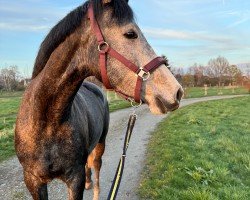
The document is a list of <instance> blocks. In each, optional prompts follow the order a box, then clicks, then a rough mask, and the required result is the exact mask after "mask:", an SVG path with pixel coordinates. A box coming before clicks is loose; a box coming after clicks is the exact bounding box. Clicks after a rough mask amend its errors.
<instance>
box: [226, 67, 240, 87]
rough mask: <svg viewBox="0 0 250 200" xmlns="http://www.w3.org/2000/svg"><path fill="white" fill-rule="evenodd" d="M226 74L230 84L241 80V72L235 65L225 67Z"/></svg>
mask: <svg viewBox="0 0 250 200" xmlns="http://www.w3.org/2000/svg"><path fill="white" fill-rule="evenodd" d="M227 76H228V77H229V78H230V82H231V85H233V83H234V82H236V81H237V80H241V77H242V72H241V70H240V69H239V68H238V67H237V65H230V66H228V68H227Z"/></svg>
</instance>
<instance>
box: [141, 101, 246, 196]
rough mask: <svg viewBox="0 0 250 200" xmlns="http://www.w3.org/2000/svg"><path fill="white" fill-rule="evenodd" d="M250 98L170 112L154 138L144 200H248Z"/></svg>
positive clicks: (150, 148) (207, 103)
mask: <svg viewBox="0 0 250 200" xmlns="http://www.w3.org/2000/svg"><path fill="white" fill-rule="evenodd" d="M249 116H250V97H249V96H248V97H241V98H235V99H228V100H218V101H209V102H204V103H199V104H195V105H190V106H187V107H184V108H182V109H180V110H177V111H176V112H174V113H172V114H171V115H170V116H169V118H168V119H167V120H165V121H163V122H162V123H161V124H160V125H159V127H158V129H157V130H156V131H155V133H154V134H153V136H152V139H151V140H150V143H149V146H148V152H147V158H146V163H145V168H144V172H143V178H142V179H141V184H140V189H139V194H140V196H141V198H142V199H157V200H158V199H162V200H167V199H169V200H170V199H171V200H175V199H176V200H177V199H178V200H179V199H185V200H217V199H218V200H221V199H222V200H224V199H225V200H248V199H250V154H249V152H250V145H249V144H250V117H249Z"/></svg>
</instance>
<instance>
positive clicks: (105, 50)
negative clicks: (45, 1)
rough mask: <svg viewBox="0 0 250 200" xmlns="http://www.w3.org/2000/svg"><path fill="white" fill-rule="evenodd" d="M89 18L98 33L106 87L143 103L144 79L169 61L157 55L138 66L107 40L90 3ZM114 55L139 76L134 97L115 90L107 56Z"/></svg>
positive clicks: (100, 58) (101, 65)
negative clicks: (142, 65)
mask: <svg viewBox="0 0 250 200" xmlns="http://www.w3.org/2000/svg"><path fill="white" fill-rule="evenodd" d="M88 18H89V19H90V24H91V28H92V30H93V32H94V34H95V35H96V38H97V41H98V47H97V48H98V51H99V65H100V71H101V77H102V82H103V84H104V86H105V87H106V89H110V90H114V91H115V92H117V93H119V94H121V95H122V96H123V97H124V98H125V99H127V100H131V101H135V102H137V103H141V102H142V100H141V88H142V83H143V81H146V80H148V79H149V77H150V73H152V72H153V70H155V69H156V68H158V67H159V66H160V65H162V64H165V65H167V61H166V59H165V58H163V57H156V58H154V59H153V60H152V61H150V62H149V63H148V64H146V65H145V66H144V67H138V66H136V65H135V64H133V63H132V62H130V61H129V60H128V59H126V58H125V57H124V56H122V55H121V54H119V53H118V52H117V51H116V50H114V49H113V48H112V47H111V46H110V45H109V44H108V43H107V42H106V41H105V40H104V37H103V35H102V32H101V29H100V27H99V25H98V22H97V20H96V18H95V15H94V9H93V6H92V4H91V3H90V4H89V8H88ZM108 55H109V56H112V57H114V58H116V59H117V60H118V61H120V62H121V63H123V64H124V65H125V66H126V67H127V68H129V69H130V70H131V71H133V72H134V73H135V74H136V76H137V82H136V86H135V92H134V97H131V96H128V95H126V94H124V93H123V92H121V91H119V90H115V89H114V88H113V87H112V86H111V84H110V82H109V78H108V75H107V56H108Z"/></svg>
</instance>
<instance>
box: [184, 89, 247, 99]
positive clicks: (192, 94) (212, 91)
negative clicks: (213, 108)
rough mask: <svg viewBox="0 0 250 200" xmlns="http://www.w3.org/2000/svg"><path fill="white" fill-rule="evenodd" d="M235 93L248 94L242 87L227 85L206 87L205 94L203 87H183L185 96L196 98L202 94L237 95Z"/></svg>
mask: <svg viewBox="0 0 250 200" xmlns="http://www.w3.org/2000/svg"><path fill="white" fill-rule="evenodd" d="M237 94H248V90H247V89H246V88H243V87H238V88H235V89H234V90H233V89H232V88H229V87H224V88H221V89H220V88H218V87H208V88H207V95H205V89H204V87H190V88H185V98H198V97H203V96H217V95H218V96H220V95H237Z"/></svg>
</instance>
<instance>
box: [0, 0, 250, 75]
mask: <svg viewBox="0 0 250 200" xmlns="http://www.w3.org/2000/svg"><path fill="white" fill-rule="evenodd" d="M84 2H85V1H81V0H71V1H69V0H21V1H20V0H0V68H3V67H8V66H10V65H17V66H18V67H19V70H20V71H21V72H22V74H23V75H25V76H29V75H30V74H31V72H32V68H33V65H34V60H35V57H36V54H37V52H38V48H39V46H40V44H41V42H42V41H43V39H44V38H45V36H46V35H47V34H48V32H49V30H50V29H51V28H52V27H53V26H54V25H55V24H56V23H57V22H58V21H59V20H60V19H62V18H63V17H64V16H65V15H66V14H67V13H68V12H70V11H71V10H73V9H74V8H76V7H77V6H79V5H81V4H83V3H84ZM129 4H130V6H131V7H132V9H133V10H134V13H135V16H136V22H137V23H138V24H139V27H140V28H141V29H142V31H143V33H144V34H145V36H146V38H147V40H148V42H149V43H150V44H151V45H152V47H153V48H154V49H155V51H156V53H157V54H159V55H162V54H164V55H166V56H167V57H168V59H169V61H170V64H171V65H172V66H174V67H184V68H186V67H188V66H191V65H193V64H194V63H199V64H202V65H206V64H207V62H208V61H209V59H211V58H216V57H218V56H224V57H226V58H227V59H228V61H229V63H230V64H240V63H250V1H249V0H174V1H173V0H130V1H129Z"/></svg>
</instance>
